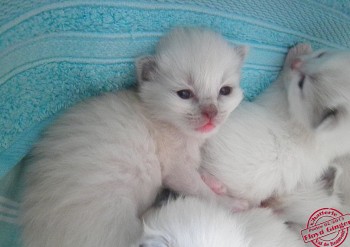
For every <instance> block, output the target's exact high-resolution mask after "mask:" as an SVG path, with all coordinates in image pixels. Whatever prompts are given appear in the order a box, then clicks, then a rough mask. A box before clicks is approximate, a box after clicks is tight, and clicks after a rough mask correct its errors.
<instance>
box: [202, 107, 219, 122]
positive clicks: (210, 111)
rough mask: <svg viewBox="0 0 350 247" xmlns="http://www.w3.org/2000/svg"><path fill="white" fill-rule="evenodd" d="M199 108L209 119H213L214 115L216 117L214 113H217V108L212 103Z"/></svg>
mask: <svg viewBox="0 0 350 247" xmlns="http://www.w3.org/2000/svg"><path fill="white" fill-rule="evenodd" d="M201 110H202V115H203V116H206V117H207V118H209V119H213V118H214V117H216V115H218V109H217V108H216V106H215V105H214V104H210V105H207V106H204V107H202V109H201Z"/></svg>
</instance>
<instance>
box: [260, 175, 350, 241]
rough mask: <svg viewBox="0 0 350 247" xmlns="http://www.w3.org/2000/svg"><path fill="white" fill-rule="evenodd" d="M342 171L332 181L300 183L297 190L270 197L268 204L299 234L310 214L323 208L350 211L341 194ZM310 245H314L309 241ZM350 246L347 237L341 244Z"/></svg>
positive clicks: (349, 206) (346, 212) (305, 225)
mask: <svg viewBox="0 0 350 247" xmlns="http://www.w3.org/2000/svg"><path fill="white" fill-rule="evenodd" d="M341 173H342V171H341V170H340V169H339V168H338V169H337V171H336V174H335V177H334V178H330V179H331V180H333V179H334V183H333V182H332V181H327V179H328V178H327V179H322V180H318V181H316V182H315V183H314V184H309V185H299V186H298V187H297V188H296V190H295V191H293V192H292V193H288V194H285V195H282V196H279V197H277V198H272V199H269V201H268V202H266V203H265V204H266V206H268V207H269V208H272V209H273V210H274V212H275V213H276V215H277V216H278V217H279V218H280V219H282V220H283V221H286V222H288V225H289V226H290V229H291V230H293V231H294V232H295V233H296V234H297V235H298V236H301V234H300V232H301V231H302V230H303V229H305V228H306V227H307V222H308V220H309V218H310V216H311V215H312V214H313V213H314V212H315V211H316V210H319V209H322V208H334V209H337V210H339V211H340V212H342V213H343V214H349V213H350V205H347V204H346V203H343V201H342V200H341V195H340V193H339V192H340V188H339V184H338V183H339V180H340V179H342V175H343V174H341ZM308 246H314V245H313V244H312V243H309V244H308ZM341 246H344V247H348V246H350V239H349V237H347V239H346V240H345V242H344V243H343V244H342V245H341Z"/></svg>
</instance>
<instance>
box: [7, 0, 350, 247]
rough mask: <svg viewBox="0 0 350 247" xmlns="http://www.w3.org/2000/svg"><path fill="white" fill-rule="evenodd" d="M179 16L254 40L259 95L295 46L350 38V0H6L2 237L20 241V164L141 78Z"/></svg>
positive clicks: (246, 84)
mask: <svg viewBox="0 0 350 247" xmlns="http://www.w3.org/2000/svg"><path fill="white" fill-rule="evenodd" d="M174 26H201V27H209V28H211V29H214V30H216V31H218V32H220V33H222V34H223V35H224V36H225V37H226V38H227V39H228V40H230V41H231V42H232V43H236V44H241V43H245V44H249V45H250V46H251V50H250V54H249V57H248V59H247V63H246V65H245V67H244V71H243V80H242V87H243V88H244V90H245V95H246V98H247V99H249V100H251V99H253V98H254V97H255V96H256V95H257V94H259V93H260V92H261V91H262V90H263V89H264V88H266V87H267V86H268V85H269V84H270V83H271V81H273V80H274V79H275V78H276V75H277V74H278V71H279V69H280V68H281V65H282V63H283V58H284V56H285V53H286V51H287V48H288V47H290V46H292V45H294V44H296V43H299V42H308V43H311V44H312V45H313V46H314V47H315V48H320V47H334V48H341V49H344V48H345V49H346V48H350V1H349V0H338V1H333V0H299V1H297V0H264V1H261V0H231V1H230V0H218V1H212V0H192V1H187V0H147V1H146V0H144V1H142V0H139V1H131V0H124V1H121V0H111V1H96V0H95V1H91V0H56V1H47V0H46V1H45V0H0V178H2V179H1V181H0V186H1V187H0V246H1V247H3V246H4V247H7V246H18V242H17V239H18V229H17V226H16V223H15V222H16V216H17V211H18V210H17V209H18V200H19V199H18V196H19V195H18V192H19V191H20V190H19V188H20V183H19V180H20V179H19V177H20V176H19V175H20V172H21V171H22V169H21V167H19V166H17V167H15V165H16V164H18V163H19V161H20V160H21V159H22V158H23V157H24V156H25V155H26V154H27V152H28V150H29V149H30V148H31V146H32V144H33V143H34V142H35V140H36V139H37V138H38V135H39V133H40V132H41V130H42V129H43V128H45V126H47V124H49V123H50V122H51V121H52V119H53V118H54V117H55V116H56V115H57V113H58V112H59V111H61V110H63V109H66V108H67V107H69V106H71V105H73V104H75V103H76V102H78V101H79V100H82V99H84V98H87V97H89V96H91V95H98V94H100V93H102V92H106V91H111V90H117V89H121V88H125V87H128V86H130V85H132V84H133V83H134V80H135V76H134V65H133V60H134V58H135V57H137V56H139V55H144V54H148V53H152V51H153V50H154V45H155V44H156V42H157V41H158V39H159V37H160V36H161V35H163V34H164V32H166V31H168V30H169V29H170V28H172V27H174Z"/></svg>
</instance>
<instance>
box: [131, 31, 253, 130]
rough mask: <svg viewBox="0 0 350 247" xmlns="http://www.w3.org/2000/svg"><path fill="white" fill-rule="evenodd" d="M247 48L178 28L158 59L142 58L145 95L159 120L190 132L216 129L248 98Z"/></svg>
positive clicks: (140, 67)
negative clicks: (243, 79) (243, 73)
mask: <svg viewBox="0 0 350 247" xmlns="http://www.w3.org/2000/svg"><path fill="white" fill-rule="evenodd" d="M246 50H247V49H246V48H245V47H235V48H234V47H231V46H230V45H229V44H228V43H227V42H226V41H225V40H224V39H223V38H222V37H221V36H219V35H218V34H215V33H213V32H210V31H206V30H200V29H175V30H173V31H172V32H170V33H169V34H168V35H167V36H165V37H164V38H163V39H162V40H161V41H160V43H159V45H158V47H157V51H156V55H155V56H154V57H145V58H141V59H139V60H138V62H137V70H138V81H139V88H140V96H141V98H142V100H143V102H144V103H145V105H146V106H147V108H148V110H149V111H150V112H151V114H152V116H153V117H154V118H156V119H158V120H161V121H166V122H169V123H171V124H173V125H175V126H176V127H177V128H179V129H180V130H182V131H183V132H184V133H187V134H190V135H198V136H203V135H208V134H210V133H213V132H215V130H216V129H217V127H218V126H219V125H221V124H222V123H223V121H224V120H225V119H226V118H227V116H228V115H229V113H230V112H231V111H232V110H233V109H234V108H235V107H236V106H237V105H238V104H239V103H240V101H241V100H242V98H243V94H242V90H241V89H240V87H239V81H240V68H241V66H242V63H243V59H244V57H245V54H246Z"/></svg>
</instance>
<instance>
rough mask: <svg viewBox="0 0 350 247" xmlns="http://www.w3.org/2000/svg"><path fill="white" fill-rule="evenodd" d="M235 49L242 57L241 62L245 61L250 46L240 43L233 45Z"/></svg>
mask: <svg viewBox="0 0 350 247" xmlns="http://www.w3.org/2000/svg"><path fill="white" fill-rule="evenodd" d="M233 49H234V51H235V53H236V54H237V55H238V56H239V57H240V58H241V62H242V63H243V61H244V60H245V58H246V57H247V54H248V52H249V46H246V45H240V46H235V47H233Z"/></svg>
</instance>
